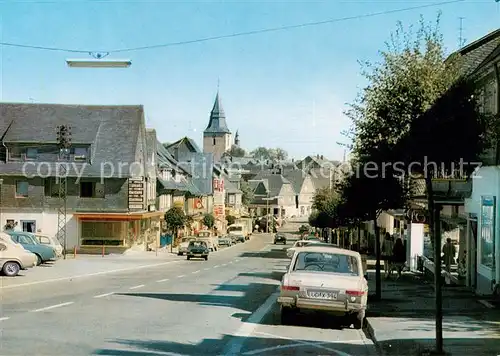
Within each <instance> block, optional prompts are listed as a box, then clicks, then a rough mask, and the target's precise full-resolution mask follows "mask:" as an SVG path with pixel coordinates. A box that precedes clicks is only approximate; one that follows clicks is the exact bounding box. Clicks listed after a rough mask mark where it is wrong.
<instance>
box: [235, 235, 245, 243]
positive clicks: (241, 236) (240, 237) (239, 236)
mask: <svg viewBox="0 0 500 356" xmlns="http://www.w3.org/2000/svg"><path fill="white" fill-rule="evenodd" d="M245 241H246V239H245V236H244V235H236V242H245Z"/></svg>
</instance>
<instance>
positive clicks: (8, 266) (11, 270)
mask: <svg viewBox="0 0 500 356" xmlns="http://www.w3.org/2000/svg"><path fill="white" fill-rule="evenodd" d="M20 270H21V266H19V263H17V262H12V261H10V262H6V263H5V264H4V265H3V267H2V272H3V274H4V275H6V276H7V277H15V276H17V274H18V273H19V271H20Z"/></svg>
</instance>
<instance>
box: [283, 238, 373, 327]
mask: <svg viewBox="0 0 500 356" xmlns="http://www.w3.org/2000/svg"><path fill="white" fill-rule="evenodd" d="M367 302H368V282H367V280H366V278H365V275H364V273H363V264H362V261H361V255H360V254H359V253H358V252H355V251H350V250H345V249H341V248H336V247H324V246H306V247H302V248H298V249H297V250H296V251H295V254H294V255H293V257H292V261H291V263H290V266H289V267H288V270H287V272H286V273H285V274H284V276H283V279H282V281H281V291H280V296H279V297H278V303H279V304H280V305H281V322H282V324H285V325H286V324H289V323H290V322H291V320H292V318H293V316H294V314H295V313H296V312H297V311H299V310H300V309H304V310H308V309H309V310H320V311H327V312H332V313H333V314H336V315H338V316H342V317H343V318H344V320H345V321H346V323H345V324H346V325H351V324H352V325H354V328H355V329H361V328H362V327H363V322H364V319H365V311H366V305H367Z"/></svg>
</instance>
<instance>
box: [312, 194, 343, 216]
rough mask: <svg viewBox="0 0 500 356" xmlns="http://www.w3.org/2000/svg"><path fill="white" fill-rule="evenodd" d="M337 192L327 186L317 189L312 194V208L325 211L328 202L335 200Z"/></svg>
mask: <svg viewBox="0 0 500 356" xmlns="http://www.w3.org/2000/svg"><path fill="white" fill-rule="evenodd" d="M337 198H338V194H337V193H336V192H335V191H334V190H332V189H329V188H320V189H317V190H316V192H315V193H314V196H313V203H312V208H313V209H316V210H318V211H325V210H326V209H327V206H328V204H329V203H330V202H332V201H335V200H337Z"/></svg>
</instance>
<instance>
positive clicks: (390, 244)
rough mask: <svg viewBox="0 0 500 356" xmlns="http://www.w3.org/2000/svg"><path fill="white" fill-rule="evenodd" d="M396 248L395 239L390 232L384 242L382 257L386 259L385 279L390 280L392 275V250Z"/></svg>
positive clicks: (386, 234)
mask: <svg viewBox="0 0 500 356" xmlns="http://www.w3.org/2000/svg"><path fill="white" fill-rule="evenodd" d="M393 248H394V239H393V238H392V236H391V234H389V233H388V232H386V233H385V237H384V242H383V244H382V257H383V259H384V272H385V278H389V276H390V275H391V272H392V269H391V258H392V250H393Z"/></svg>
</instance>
